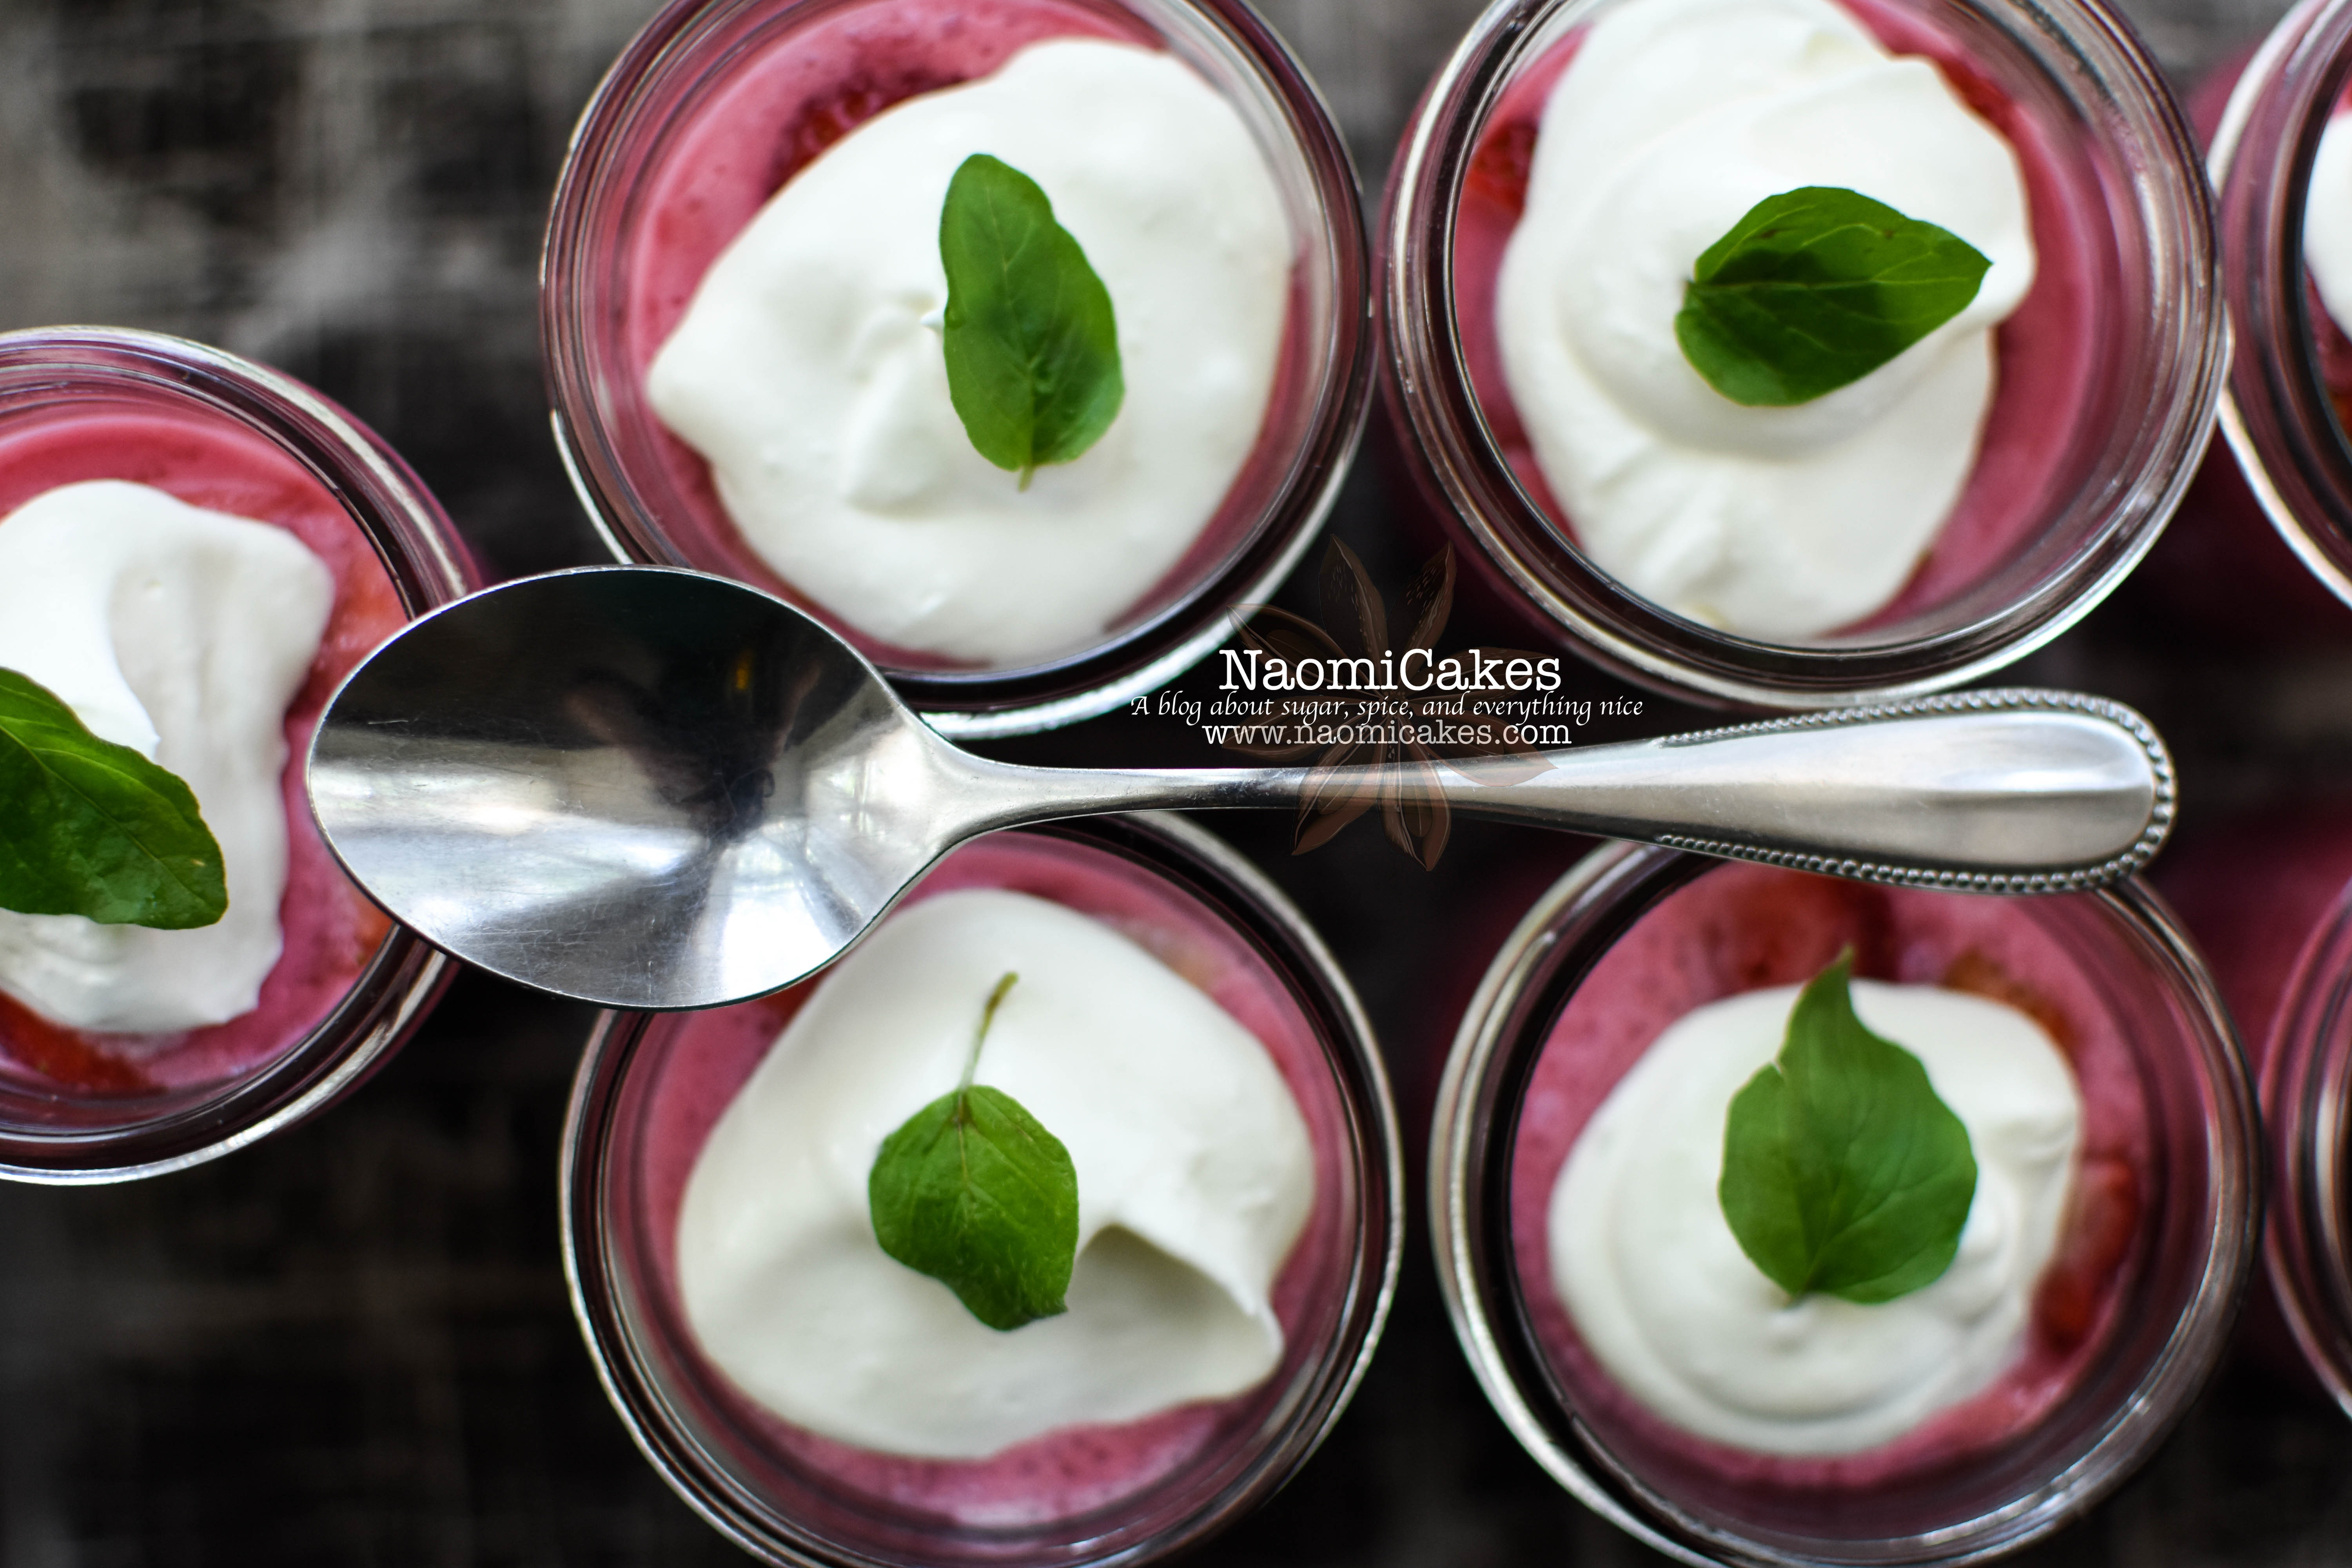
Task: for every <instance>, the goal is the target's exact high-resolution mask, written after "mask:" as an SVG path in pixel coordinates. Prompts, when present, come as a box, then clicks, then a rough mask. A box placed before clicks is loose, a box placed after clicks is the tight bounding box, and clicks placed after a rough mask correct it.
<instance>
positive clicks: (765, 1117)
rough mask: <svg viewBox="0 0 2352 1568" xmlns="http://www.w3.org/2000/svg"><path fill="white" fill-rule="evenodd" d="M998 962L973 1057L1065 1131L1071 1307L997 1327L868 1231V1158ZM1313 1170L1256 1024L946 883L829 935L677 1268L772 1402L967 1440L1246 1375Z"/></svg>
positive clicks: (1270, 1337) (999, 895) (715, 1149)
mask: <svg viewBox="0 0 2352 1568" xmlns="http://www.w3.org/2000/svg"><path fill="white" fill-rule="evenodd" d="M1007 972H1010V973H1015V974H1018V975H1019V976H1020V980H1019V982H1018V983H1017V984H1014V985H1013V988H1012V990H1011V991H1010V992H1009V993H1007V994H1006V995H1005V998H1004V1001H1003V1005H1002V1006H1001V1007H1000V1008H999V1009H998V1011H997V1014H996V1016H995V1020H994V1022H993V1024H992V1026H991V1027H990V1029H989V1032H988V1038H987V1043H986V1047H985V1048H984V1049H983V1051H982V1054H981V1058H980V1070H979V1074H978V1077H977V1079H976V1081H977V1082H979V1083H982V1084H986V1085H992V1086H993V1087H995V1088H997V1089H1002V1090H1003V1091H1004V1092H1005V1093H1006V1094H1009V1095H1011V1096H1012V1097H1013V1099H1015V1100H1019V1101H1020V1102H1021V1104H1022V1105H1023V1106H1024V1107H1026V1108H1027V1109H1028V1110H1029V1111H1030V1113H1031V1114H1032V1115H1034V1116H1035V1117H1036V1118H1037V1120H1038V1121H1040V1122H1042V1123H1043V1124H1044V1125H1045V1129H1046V1130H1047V1131H1050V1132H1052V1133H1053V1134H1054V1135H1055V1137H1057V1138H1059V1139H1060V1140H1061V1141H1062V1143H1063V1145H1064V1146H1065V1147H1066V1148H1067V1149H1068V1151H1069V1153H1070V1160H1071V1163H1072V1164H1073V1165H1075V1166H1076V1170H1077V1178H1078V1258H1077V1267H1076V1271H1075V1272H1074V1273H1073V1275H1072V1277H1071V1280H1070V1289H1069V1295H1068V1301H1069V1310H1068V1311H1067V1312H1066V1313H1064V1314H1062V1315H1060V1316H1058V1317H1052V1318H1044V1319H1040V1320H1038V1321H1035V1322H1032V1323H1028V1324H1025V1325H1024V1326H1023V1327H1021V1328H1019V1329H1015V1330H1013V1331H1010V1332H1001V1331H997V1330H995V1329H992V1328H989V1327H988V1326H987V1325H985V1324H983V1323H982V1322H981V1321H980V1320H978V1319H977V1318H975V1317H973V1316H972V1315H971V1312H970V1311H968V1310H966V1309H965V1308H964V1306H963V1303H962V1302H961V1301H960V1300H957V1299H956V1297H955V1294H954V1293H953V1292H952V1291H951V1290H950V1289H948V1287H947V1286H945V1285H943V1284H941V1283H940V1282H939V1281H938V1280H936V1279H931V1278H929V1276H926V1275H922V1274H919V1273H917V1272H915V1270H913V1269H912V1268H908V1267H906V1266H905V1265H904V1264H901V1263H899V1262H898V1261H896V1260H895V1259H893V1258H890V1257H888V1256H887V1254H885V1253H884V1252H883V1250H882V1248H881V1247H880V1246H879V1244H877V1242H876V1241H875V1239H874V1226H873V1220H872V1217H871V1212H870V1210H869V1208H868V1206H867V1199H866V1179H867V1175H868V1173H870V1172H871V1171H872V1169H873V1165H874V1158H875V1155H876V1153H877V1151H878V1150H879V1149H880V1148H881V1144H882V1140H883V1139H884V1138H886V1137H887V1136H888V1135H889V1134H890V1133H891V1132H893V1131H896V1130H897V1129H898V1126H899V1124H900V1123H902V1122H903V1121H906V1120H907V1118H908V1117H909V1116H911V1115H913V1114H914V1113H915V1112H916V1111H917V1110H920V1109H922V1107H924V1106H925V1105H928V1104H929V1103H930V1102H931V1101H932V1100H936V1099H938V1098H939V1097H940V1095H942V1094H945V1093H947V1092H949V1091H950V1090H951V1089H954V1088H955V1086H956V1083H957V1080H958V1079H959V1078H960V1077H961V1074H962V1072H963V1068H964V1062H965V1060H966V1058H967V1057H968V1056H969V1054H970V1052H971V1041H972V1031H973V1029H974V1027H975V1026H977V1025H978V1023H979V1021H980V1015H981V1009H982V1005H983V1004H984V1003H985V1002H986V1000H987V998H988V995H989V993H990V991H991V990H992V989H993V988H994V986H995V984H996V982H997V980H998V978H999V977H1000V976H1001V975H1003V974H1004V973H1007ZM1314 1196H1315V1165H1314V1155H1313V1152H1312V1150H1311V1148H1310V1146H1309V1144H1308V1142H1307V1128H1306V1124H1305V1121H1303V1119H1302V1118H1301V1117H1300V1115H1299V1112H1298V1108H1297V1105H1296V1104H1295V1103H1294V1102H1293V1101H1292V1100H1291V1097H1290V1092H1289V1089H1288V1088H1287V1086H1286V1085H1285V1083H1284V1082H1283V1079H1282V1075H1281V1072H1280V1071H1279V1070H1278V1069H1277V1068H1276V1067H1275V1065H1274V1063H1273V1061H1272V1060H1271V1059H1270V1058H1268V1057H1267V1055H1266V1053H1265V1047H1263V1046H1261V1045H1260V1044H1259V1043H1258V1041H1257V1039H1256V1037H1255V1036H1253V1035H1251V1034H1250V1033H1249V1031H1248V1030H1246V1029H1244V1027H1243V1026H1241V1025H1240V1024H1238V1023H1236V1022H1235V1021H1234V1019H1233V1018H1232V1017H1231V1016H1228V1015H1227V1014H1226V1013H1224V1012H1223V1010H1222V1009H1220V1008H1219V1007H1218V1006H1217V1005H1216V1004H1214V1003H1213V1002H1212V1001H1211V1000H1210V999H1209V998H1208V997H1207V996H1206V995H1204V994H1202V993H1201V992H1200V991H1198V990H1196V989H1194V988H1193V987H1192V985H1191V984H1188V983H1187V982H1185V981H1184V980H1183V979H1182V978H1181V977H1180V976H1179V975H1178V974H1177V973H1175V972H1174V971H1172V970H1171V969H1169V968H1168V967H1167V966H1166V965H1164V964H1162V963H1160V961H1159V960H1158V959H1156V958H1154V957H1152V956H1151V955H1150V953H1148V952H1145V951H1144V950H1143V949H1142V948H1140V947H1139V946H1137V945H1136V944H1135V943H1134V942H1130V941H1129V940H1128V939H1127V938H1126V937H1124V936H1122V935H1120V934H1118V932H1117V931H1112V930H1111V929H1110V928H1109V927H1108V926H1104V925H1101V924H1098V923H1097V922H1096V921H1092V920H1089V919H1087V917H1086V916H1084V915H1081V914H1077V913H1076V912H1074V911H1072V910H1067V909H1065V908H1063V907H1062V906H1061V905H1059V904H1055V903H1049V902H1047V901H1045V900H1042V899H1035V898H1032V897H1029V896H1028V895H1026V894H1022V893H1013V892H1007V891H1003V890H1001V889H966V890H962V891H959V892H953V893H946V894H942V895H940V897H938V898H934V899H929V900H925V901H923V902H922V903H920V904H918V905H916V906H915V907H913V908H912V909H909V910H906V911H904V912H903V913H901V914H899V915H898V916H896V917H895V918H893V919H892V920H891V921H889V923H887V925H885V926H883V927H882V928H881V929H880V930H879V931H876V932H875V933H874V934H873V935H872V936H870V937H868V938H866V941H865V942H863V943H862V944H860V945H859V946H858V947H857V948H856V949H855V950H853V951H852V952H851V953H850V954H849V956H848V957H846V958H845V959H843V960H842V961H841V963H839V964H837V965H836V966H835V968H834V970H833V972H832V973H830V974H829V975H827V976H826V977H825V979H824V982H823V984H821V985H820V986H819V987H818V989H817V992H816V994H814V996H812V997H811V998H810V999H809V1001H808V1003H807V1005H805V1006H803V1008H802V1009H801V1011H800V1013H799V1014H798V1015H797V1016H795V1017H794V1018H793V1021H792V1024H791V1025H790V1026H789V1027H787V1028H786V1029H785V1031H784V1033H783V1035H782V1037H780V1038H779V1039H778V1040H777V1041H776V1044H775V1046H774V1047H773V1048H772V1050H771V1051H770V1052H769V1054H768V1056H767V1058H765V1059H764V1060H763V1061H761V1064H760V1066H759V1068H757V1069H756V1070H755V1071H754V1072H753V1073H752V1075H751V1079H750V1081H749V1082H747V1083H746V1084H745V1085H744V1086H743V1089H742V1090H741V1092H740V1093H739V1094H738V1095H737V1096H736V1098H735V1099H734V1100H733V1101H732V1102H730V1104H729V1105H728V1107H727V1110H725V1111H724V1112H723V1113H722V1114H721V1115H720V1117H719V1121H718V1124H717V1125H716V1126H715V1127H714V1128H713V1129H712V1131H711V1134H710V1138H709V1142H707V1143H706V1144H705V1145H704V1146H703V1150H702V1152H701V1154H700V1156H699V1157H698V1160H697V1161H696V1163H695V1167H694V1172H693V1174H692V1175H691V1176H690V1177H689V1178H688V1184H687V1189H686V1197H685V1200H684V1203H683V1204H682V1205H681V1207H680V1209H679V1213H678V1223H677V1284H678V1293H679V1296H680V1297H681V1299H682V1300H683V1301H684V1303H685V1307H686V1314H687V1318H688V1321H689V1322H690V1323H691V1324H692V1325H693V1328H694V1332H695V1335H696V1337H697V1338H698V1340H699V1341H700V1342H701V1344H702V1348H703V1350H704V1352H705V1353H707V1354H708V1355H709V1357H710V1359H711V1360H712V1361H713V1362H714V1363H717V1364H718V1366H719V1368H720V1369H721V1370H722V1371H724V1372H725V1373H726V1374H727V1375H728V1376H729V1377H730V1378H731V1379H733V1380H734V1382H735V1383H736V1384H738V1385H739V1386H740V1387H741V1388H742V1389H743V1390H744V1391H745V1392H746V1393H748V1394H751V1396H752V1397H753V1398H754V1399H756V1400H758V1401H759V1402H760V1403H761V1405H765V1406H767V1407H768V1408H769V1409H771V1410H772V1411H774V1412H775V1413H776V1414H777V1415H782V1417H784V1419H786V1420H788V1421H792V1422H793V1423H796V1424H797V1425H799V1426H805V1427H807V1428H808V1429H810V1430H811V1431H814V1432H816V1433H819V1434H821V1435H823V1436H827V1437H832V1438H834V1439H835V1440H837V1441H840V1442H845V1443H854V1444H856V1445H859V1446H860V1447H867V1448H875V1449H879V1450H881V1451H883V1452H886V1453H892V1454H903V1455H913V1456H919V1457H923V1458H945V1459H972V1458H985V1457H987V1456H989V1455H991V1454H994V1453H997V1452H999V1451H1001V1450H1003V1449H1004V1448H1006V1447H1010V1446H1012V1445H1013V1444H1015V1443H1019V1442H1023V1441H1024V1440H1026V1439H1028V1438H1032V1437H1036V1436H1042V1435H1044V1434H1045V1433H1047V1432H1051V1431H1053V1430H1055V1429H1056V1428H1058V1427H1063V1426H1072V1425H1076V1424H1079V1423H1104V1422H1118V1421H1132V1420H1135V1419H1138V1418H1139V1417H1141V1416H1144V1415H1150V1414H1152V1413H1153V1412H1155V1411H1160V1410H1164V1409H1168V1408H1170V1407H1171V1406H1174V1405H1182V1404H1186V1403H1189V1402H1192V1401H1194V1400H1203V1399H1219V1398H1224V1397H1227V1396H1230V1395H1232V1394H1238V1393H1241V1392H1242V1391H1243V1390H1244V1389H1247V1388H1250V1387H1252V1386H1253V1385H1255V1384H1257V1383H1259V1382H1261V1381H1263V1380H1264V1379H1265V1377H1266V1376H1267V1375H1268V1374H1270V1373H1272V1372H1273V1371H1274V1370H1275V1368H1276V1366H1277V1365H1279V1364H1280V1363H1281V1360H1282V1345H1283V1335H1282V1326H1281V1323H1280V1322H1279V1321H1278V1320H1277V1319H1276V1316H1275V1312H1274V1308H1273V1306H1272V1304H1271V1302H1270V1300H1269V1293H1270V1292H1271V1290H1272V1289H1273V1286H1274V1280H1275V1277H1276V1273H1277V1272H1278V1271H1279V1270H1280V1268H1281V1267H1282V1262H1283V1259H1284V1258H1286V1257H1287V1256H1288V1255H1289V1252H1290V1248H1291V1245H1292V1243H1293V1242H1295V1241H1296V1240H1297V1236H1298V1233H1299V1230H1300V1228H1301V1227H1302V1226H1304V1225H1305V1223H1306V1220H1307V1213H1308V1211H1309V1209H1311V1208H1312V1207H1313V1205H1314Z"/></svg>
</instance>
